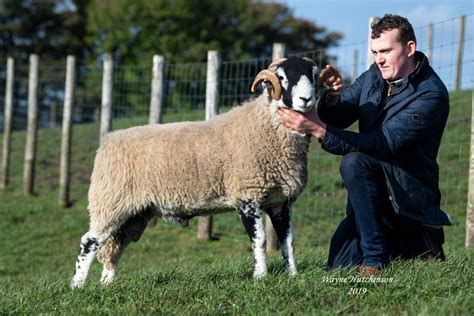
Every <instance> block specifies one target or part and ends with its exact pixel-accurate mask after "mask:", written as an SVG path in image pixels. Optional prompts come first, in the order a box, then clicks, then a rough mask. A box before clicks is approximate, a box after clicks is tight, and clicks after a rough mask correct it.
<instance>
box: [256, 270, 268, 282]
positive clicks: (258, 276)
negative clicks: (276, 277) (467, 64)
mask: <svg viewBox="0 0 474 316" xmlns="http://www.w3.org/2000/svg"><path fill="white" fill-rule="evenodd" d="M266 276H267V271H255V272H254V273H253V278H254V279H255V280H260V279H263V278H264V277H266Z"/></svg>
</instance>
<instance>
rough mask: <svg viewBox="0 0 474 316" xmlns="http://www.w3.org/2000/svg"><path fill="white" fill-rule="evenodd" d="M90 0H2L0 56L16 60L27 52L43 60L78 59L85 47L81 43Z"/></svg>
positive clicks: (83, 39)
mask: <svg viewBox="0 0 474 316" xmlns="http://www.w3.org/2000/svg"><path fill="white" fill-rule="evenodd" d="M89 1H90V0H69V1H67V0H60V1H32V0H3V1H1V5H0V56H6V55H9V56H12V57H14V58H15V59H17V60H19V61H20V62H21V61H23V62H25V61H27V60H28V55H29V54H32V53H35V54H38V55H40V57H41V59H42V60H43V61H48V62H53V61H55V60H61V62H62V61H63V59H65V56H66V55H68V54H73V55H75V56H76V57H77V58H78V59H79V60H81V59H82V58H83V57H84V56H85V55H86V54H87V53H88V52H89V48H88V46H87V45H86V43H85V34H86V24H87V23H86V21H87V19H86V18H87V17H86V11H85V8H86V6H87V4H88V3H89Z"/></svg>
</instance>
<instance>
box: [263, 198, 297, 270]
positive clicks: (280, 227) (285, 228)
mask: <svg viewBox="0 0 474 316" xmlns="http://www.w3.org/2000/svg"><path fill="white" fill-rule="evenodd" d="M268 216H269V217H270V219H271V220H272V224H273V228H274V229H275V232H276V234H277V236H278V240H279V242H280V248H281V253H282V256H283V263H284V264H285V268H286V270H287V271H288V273H289V274H290V275H291V276H295V275H296V274H297V270H296V261H295V255H294V248H293V228H292V227H291V203H290V202H286V203H284V204H283V205H281V206H278V207H274V208H271V209H269V210H268Z"/></svg>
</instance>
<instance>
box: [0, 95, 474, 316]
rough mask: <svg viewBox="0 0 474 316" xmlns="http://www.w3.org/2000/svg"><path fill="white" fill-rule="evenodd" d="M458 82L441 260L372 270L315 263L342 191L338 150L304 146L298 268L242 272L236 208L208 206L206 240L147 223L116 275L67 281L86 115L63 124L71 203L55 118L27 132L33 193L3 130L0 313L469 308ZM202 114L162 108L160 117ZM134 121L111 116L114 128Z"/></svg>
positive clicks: (472, 290)
mask: <svg viewBox="0 0 474 316" xmlns="http://www.w3.org/2000/svg"><path fill="white" fill-rule="evenodd" d="M471 98H472V93H471V92H470V91H467V92H464V93H462V94H453V95H452V96H451V104H452V110H451V114H450V121H449V124H448V125H447V128H446V134H445V137H444V139H443V146H442V149H441V151H440V156H439V164H440V167H441V168H440V170H441V184H440V186H441V190H442V193H443V200H442V204H443V207H444V208H445V209H446V210H447V211H449V212H450V213H451V216H452V219H453V226H451V227H449V228H447V229H446V244H445V252H446V255H447V260H446V261H445V262H442V263H437V262H423V261H420V260H410V261H395V262H393V263H392V264H391V265H390V266H389V268H388V269H387V270H386V271H385V272H384V274H383V278H382V279H379V281H384V282H385V283H371V282H363V281H367V280H360V279H359V280H358V279H354V276H355V273H354V271H350V270H334V271H326V269H325V262H326V257H327V249H328V246H329V240H330V237H331V234H332V232H333V231H334V229H335V227H336V226H337V224H338V223H339V221H340V220H341V219H342V217H343V214H344V205H345V197H346V195H345V192H344V188H343V184H342V181H341V179H340V177H339V174H338V161H339V158H337V157H336V158H335V157H334V156H330V155H328V154H325V153H323V152H321V151H320V149H319V148H318V144H317V143H316V142H314V144H312V147H311V155H310V158H309V163H310V172H311V174H310V182H309V184H308V186H307V188H306V189H305V192H304V193H303V194H302V197H301V198H300V199H299V200H298V202H297V203H296V205H295V208H294V222H295V227H296V256H297V263H298V268H299V275H298V276H297V277H296V278H290V277H288V276H287V275H286V274H285V273H284V271H283V270H282V267H281V264H280V256H279V254H278V253H271V254H270V256H269V270H270V273H269V274H270V275H269V277H267V278H265V279H263V280H259V281H254V280H253V279H252V269H253V262H252V261H253V259H252V255H251V250H250V243H249V241H248V238H247V236H246V235H245V234H244V233H243V228H242V227H241V226H242V225H241V223H240V220H239V219H238V217H237V215H236V214H224V215H219V216H216V217H215V230H214V236H215V237H216V240H213V241H209V242H207V241H206V242H204V241H198V240H197V239H196V238H195V235H196V223H195V221H193V223H191V226H190V227H188V228H181V227H180V226H177V225H172V224H167V223H162V222H159V223H158V224H157V225H156V226H154V227H150V228H148V229H147V231H145V234H144V236H143V237H142V239H141V240H140V241H139V242H138V243H135V244H132V245H131V246H129V247H128V248H127V250H126V252H125V254H124V256H123V259H122V261H121V265H120V268H119V274H118V277H117V279H116V282H115V283H114V284H112V285H110V286H108V287H103V286H101V285H100V284H99V283H98V279H99V276H100V268H101V267H100V266H99V264H97V263H96V264H94V265H93V268H92V271H91V275H90V279H89V281H90V282H89V283H87V286H86V287H85V288H84V289H78V290H75V291H71V290H70V289H69V281H70V278H71V276H72V273H73V270H74V263H75V260H76V256H77V249H78V246H79V240H80V237H81V236H82V234H83V233H85V231H86V230H87V224H88V223H87V221H88V217H87V211H86V205H87V201H86V194H87V189H88V181H89V176H90V172H91V169H92V161H93V157H94V152H95V150H96V148H97V146H98V137H97V135H98V130H99V129H98V125H96V124H90V125H80V126H75V127H74V137H73V143H74V149H73V166H72V172H73V175H72V192H71V195H72V198H73V205H72V207H70V208H67V209H63V208H60V207H59V206H58V204H57V197H58V184H57V182H58V180H57V179H58V174H59V171H58V161H59V143H60V131H59V129H47V130H40V132H39V135H38V140H39V147H38V161H37V177H36V179H37V181H36V187H35V188H36V189H35V191H36V192H37V195H36V196H35V197H30V198H26V197H24V196H23V195H22V190H21V187H22V164H23V163H22V161H23V153H24V143H25V139H24V138H25V135H24V133H23V132H15V133H14V140H13V156H12V167H11V168H12V169H11V175H12V177H11V186H10V188H9V189H7V190H5V191H3V192H2V191H0V314H2V315H3V314H44V313H48V314H56V313H58V314H70V313H76V314H142V313H144V314H150V313H160V314H161V313H162V314H214V313H219V314H223V313H230V314H327V315H332V314H352V313H361V314H372V315H380V314H387V315H399V314H410V315H411V314H425V315H445V314H452V315H472V314H474V286H473V282H474V273H473V267H474V253H473V252H472V251H470V250H466V249H465V248H464V233H465V232H464V230H465V205H466V195H467V180H468V179H467V170H468V155H469V137H470V131H469V126H470V108H471V102H472V99H471ZM201 116H203V113H198V114H195V113H189V114H187V115H186V114H181V116H179V117H178V116H177V115H172V114H169V115H167V116H166V120H167V121H175V120H184V119H199V118H200V117H201ZM143 123H145V120H143V119H134V120H124V121H114V129H119V128H124V127H127V126H132V125H137V124H143Z"/></svg>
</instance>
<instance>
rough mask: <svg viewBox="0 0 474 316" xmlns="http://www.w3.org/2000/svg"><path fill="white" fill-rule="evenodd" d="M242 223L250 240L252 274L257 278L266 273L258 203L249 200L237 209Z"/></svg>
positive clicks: (263, 235) (263, 240) (263, 227)
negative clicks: (252, 264) (252, 260)
mask: <svg viewBox="0 0 474 316" xmlns="http://www.w3.org/2000/svg"><path fill="white" fill-rule="evenodd" d="M238 211H239V214H240V218H241V219H242V223H243V224H244V227H245V230H246V231H247V234H248V235H249V237H250V241H251V242H252V250H253V256H254V261H255V269H254V273H253V276H254V278H256V279H258V278H261V277H264V276H266V275H267V259H266V255H265V243H266V240H265V226H264V224H263V211H262V208H261V207H260V206H258V205H255V204H253V203H251V202H246V203H244V204H243V205H242V206H241V207H239V209H238Z"/></svg>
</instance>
